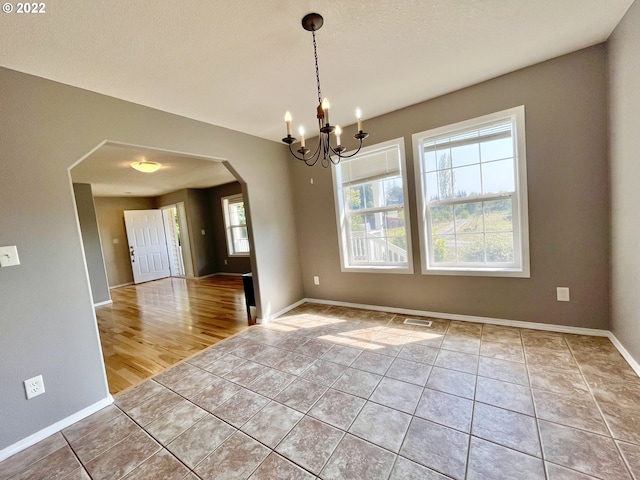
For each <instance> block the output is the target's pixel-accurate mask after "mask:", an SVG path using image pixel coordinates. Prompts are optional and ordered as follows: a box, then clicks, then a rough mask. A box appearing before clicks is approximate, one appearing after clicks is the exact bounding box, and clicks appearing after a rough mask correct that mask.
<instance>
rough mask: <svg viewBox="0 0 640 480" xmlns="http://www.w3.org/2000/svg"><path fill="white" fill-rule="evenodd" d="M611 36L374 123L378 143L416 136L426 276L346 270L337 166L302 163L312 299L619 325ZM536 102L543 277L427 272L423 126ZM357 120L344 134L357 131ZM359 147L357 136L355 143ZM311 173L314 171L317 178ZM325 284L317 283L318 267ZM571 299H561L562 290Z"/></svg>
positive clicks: (531, 149)
mask: <svg viewBox="0 0 640 480" xmlns="http://www.w3.org/2000/svg"><path fill="white" fill-rule="evenodd" d="M606 80H607V79H606V49H605V46H604V45H599V46H595V47H592V48H589V49H586V50H582V51H578V52H575V53H572V54H570V55H566V56H563V57H560V58H556V59H553V60H551V61H548V62H545V63H541V64H538V65H535V66H532V67H530V68H526V69H523V70H520V71H516V72H514V73H511V74H508V75H504V76H502V77H499V78H496V79H493V80H490V81H487V82H484V83H481V84H478V85H475V86H473V87H470V88H466V89H464V90H460V91H457V92H454V93H452V94H449V95H446V96H442V97H439V98H436V99H433V100H430V101H427V102H424V103H421V104H418V105H414V106H411V107H408V108H405V109H403V110H399V111H396V112H393V113H390V114H388V115H384V116H382V117H378V118H375V119H371V120H366V121H365V127H366V128H365V130H366V131H368V132H369V134H370V136H369V138H368V140H367V145H373V144H376V143H379V142H384V141H386V140H390V139H393V138H398V137H404V139H405V150H406V156H407V170H408V182H409V208H410V210H411V212H410V218H411V225H412V243H413V259H414V268H415V271H416V273H415V274H413V275H407V274H383V273H379V274H371V273H341V271H340V259H339V250H338V237H337V227H336V220H335V209H334V199H333V189H332V184H331V174H330V172H329V171H328V170H323V169H320V168H313V169H311V168H309V167H306V166H305V165H303V164H301V162H298V163H297V164H295V165H293V167H292V171H293V181H294V191H295V202H296V223H297V226H298V241H299V244H300V250H301V259H302V260H301V261H302V271H303V278H304V289H305V294H306V296H307V297H312V298H319V299H331V300H341V301H346V302H355V303H363V304H373V305H385V306H393V307H400V308H409V309H417V310H426V311H433V312H443V313H453V314H465V315H476V316H485V317H493V318H502V319H512V320H523V321H530V322H540V323H550V324H558V325H569V326H577V327H590V328H607V326H608V315H609V214H608V208H609V206H608V203H609V197H608V182H607V179H608V167H607V81H606ZM522 104H524V105H525V111H526V135H527V138H526V144H527V176H528V197H529V230H530V249H531V278H528V279H523V278H490V277H464V276H437V275H422V274H421V273H420V253H419V241H418V228H417V225H418V223H417V215H416V201H415V195H416V192H415V182H414V174H413V171H414V170H413V151H412V145H411V135H412V134H413V133H416V132H421V131H424V130H428V129H431V128H435V127H439V126H442V125H448V124H452V123H455V122H459V121H462V120H466V119H470V118H474V117H478V116H481V115H485V114H488V113H492V112H496V111H500V110H503V109H507V108H510V107H514V106H517V105H522ZM353 133H355V132H354V127H353V126H351V127H349V128H348V129H346V132H345V134H344V135H343V138H349V139H351V138H352V135H353ZM351 146H353V145H351ZM310 177H314V183H313V185H312V184H310ZM314 275H318V276H320V285H318V286H315V285H313V281H312V280H313V276H314ZM557 286H568V287H570V289H571V302H569V303H563V302H557V301H556V287H557Z"/></svg>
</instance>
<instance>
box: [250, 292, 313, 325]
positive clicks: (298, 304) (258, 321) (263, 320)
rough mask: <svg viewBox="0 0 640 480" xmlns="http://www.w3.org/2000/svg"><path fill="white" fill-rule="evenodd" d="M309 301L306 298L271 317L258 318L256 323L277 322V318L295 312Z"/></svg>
mask: <svg viewBox="0 0 640 480" xmlns="http://www.w3.org/2000/svg"><path fill="white" fill-rule="evenodd" d="M307 301H309V300H308V299H306V298H303V299H302V300H298V301H297V302H296V303H292V304H291V305H289V306H287V307H285V308H283V309H282V310H279V311H277V312H275V313H272V314H271V315H268V316H266V317H262V318H258V319H256V323H260V324H262V323H269V322H270V321H271V320H275V319H276V318H278V317H280V316H282V315H284V314H285V313H287V312H288V311H289V310H293V309H294V308H296V307H299V306H300V305H302V304H303V303H304V302H307Z"/></svg>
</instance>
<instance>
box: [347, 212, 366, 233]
mask: <svg viewBox="0 0 640 480" xmlns="http://www.w3.org/2000/svg"><path fill="white" fill-rule="evenodd" d="M349 222H350V230H351V231H352V232H364V230H365V227H364V215H352V216H350V217H349Z"/></svg>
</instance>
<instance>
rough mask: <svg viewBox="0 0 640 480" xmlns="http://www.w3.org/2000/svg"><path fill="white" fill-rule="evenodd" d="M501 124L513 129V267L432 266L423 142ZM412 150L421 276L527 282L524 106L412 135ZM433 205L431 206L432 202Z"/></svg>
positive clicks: (483, 198)
mask: <svg viewBox="0 0 640 480" xmlns="http://www.w3.org/2000/svg"><path fill="white" fill-rule="evenodd" d="M502 120H510V121H511V122H512V123H513V125H514V130H515V134H514V141H515V148H514V153H515V155H516V158H515V161H514V176H515V182H514V185H515V188H516V191H515V193H514V194H513V195H508V197H510V198H512V205H513V212H512V221H513V235H514V263H513V264H504V265H493V266H478V265H477V264H471V263H467V264H456V265H448V266H445V265H436V264H435V262H434V261H433V246H432V245H431V238H432V236H431V219H430V209H429V204H430V203H431V202H428V201H427V195H426V185H425V184H424V148H423V144H424V143H425V141H427V140H432V139H434V138H436V137H440V136H449V135H455V134H456V132H459V131H460V132H462V131H465V130H472V129H473V128H479V127H482V126H483V125H484V124H490V123H494V122H498V121H502ZM412 143H413V150H414V169H415V180H416V197H417V203H418V212H420V213H419V215H418V223H419V227H420V232H419V233H420V235H419V237H420V252H421V254H422V262H421V264H422V273H423V274H425V275H464V276H489V277H522V278H529V277H530V276H531V275H530V260H529V216H528V203H527V163H526V143H525V111H524V105H520V106H518V107H514V108H510V109H507V110H502V111H500V112H496V113H491V114H488V115H484V116H481V117H477V118H473V119H470V120H465V121H462V122H459V123H455V124H453V125H447V126H444V127H439V128H434V129H431V130H427V131H424V132H419V133H415V134H413V135H412ZM500 198H505V196H502V195H494V196H489V195H481V196H477V197H465V198H463V199H455V198H454V199H451V200H449V201H442V200H441V201H439V202H438V204H440V205H446V204H456V203H469V202H472V201H474V200H476V201H490V200H496V199H500ZM434 203H435V202H434Z"/></svg>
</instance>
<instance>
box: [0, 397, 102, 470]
mask: <svg viewBox="0 0 640 480" xmlns="http://www.w3.org/2000/svg"><path fill="white" fill-rule="evenodd" d="M112 403H113V397H112V396H111V395H108V396H107V397H106V398H104V399H102V400H100V401H99V402H96V403H94V404H93V405H90V406H88V407H87V408H83V409H82V410H80V411H79V412H76V413H74V414H73V415H69V416H68V417H66V418H63V419H62V420H60V421H58V422H56V423H54V424H53V425H49V426H48V427H46V428H43V429H42V430H40V431H38V432H36V433H34V434H32V435H29V436H28V437H26V438H23V439H22V440H20V441H19V442H16V443H14V444H13V445H9V446H8V447H6V448H4V449H2V450H0V462H1V461H3V460H5V459H7V458H9V457H11V456H13V455H15V454H16V453H18V452H20V451H22V450H24V449H25V448H28V447H30V446H32V445H35V444H36V443H38V442H39V441H41V440H44V439H45V438H47V437H50V436H51V435H53V434H54V433H58V432H59V431H61V430H64V429H65V428H67V427H68V426H70V425H73V424H74V423H76V422H79V421H80V420H82V419H83V418H86V417H88V416H89V415H92V414H94V413H96V412H97V411H98V410H102V409H103V408H105V407H108V406H109V405H111V404H112Z"/></svg>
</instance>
